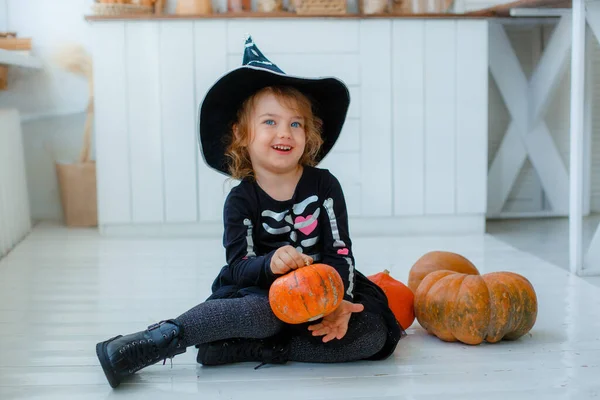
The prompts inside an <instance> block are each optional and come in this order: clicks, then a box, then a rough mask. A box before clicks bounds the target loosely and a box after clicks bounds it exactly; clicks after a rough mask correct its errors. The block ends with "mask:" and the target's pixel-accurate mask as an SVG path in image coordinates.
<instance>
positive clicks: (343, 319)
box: [308, 300, 365, 343]
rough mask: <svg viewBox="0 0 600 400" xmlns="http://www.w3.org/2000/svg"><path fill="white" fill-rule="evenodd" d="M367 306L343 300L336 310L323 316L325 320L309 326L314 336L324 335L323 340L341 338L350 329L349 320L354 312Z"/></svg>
mask: <svg viewBox="0 0 600 400" xmlns="http://www.w3.org/2000/svg"><path fill="white" fill-rule="evenodd" d="M364 309H365V306H363V305H362V304H359V303H350V302H349V301H346V300H342V302H341V303H340V305H339V307H338V308H336V310H335V311H334V312H332V313H331V314H329V315H326V316H325V317H323V320H322V321H321V322H320V323H318V324H315V325H311V326H309V327H308V330H309V331H312V333H313V336H323V335H325V337H324V338H323V342H324V343H327V342H329V341H331V340H333V339H341V338H343V337H344V335H346V332H347V331H348V321H350V316H351V315H352V313H355V312H361V311H363V310H364Z"/></svg>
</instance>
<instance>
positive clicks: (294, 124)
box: [292, 122, 302, 128]
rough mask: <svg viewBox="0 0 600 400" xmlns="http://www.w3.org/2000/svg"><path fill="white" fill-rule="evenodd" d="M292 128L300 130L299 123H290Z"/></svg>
mask: <svg viewBox="0 0 600 400" xmlns="http://www.w3.org/2000/svg"><path fill="white" fill-rule="evenodd" d="M292 126H293V127H294V128H300V127H301V126H302V125H301V124H300V122H292Z"/></svg>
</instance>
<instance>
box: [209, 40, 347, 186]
mask: <svg viewBox="0 0 600 400" xmlns="http://www.w3.org/2000/svg"><path fill="white" fill-rule="evenodd" d="M281 85H286V86H292V87H294V88H296V89H298V90H299V91H301V92H302V93H303V94H304V95H306V96H307V97H308V98H309V99H310V100H311V101H312V103H313V112H314V113H315V114H316V115H317V116H318V117H319V118H321V119H322V121H323V127H322V137H323V141H324V143H323V146H322V148H321V151H320V153H319V154H318V156H317V161H318V162H320V161H321V160H322V159H323V158H324V157H325V156H326V155H327V153H329V152H330V151H331V149H332V148H333V145H334V144H335V142H336V141H337V139H338V137H339V135H340V132H341V130H342V126H343V125H344V121H345V120H346V114H347V112H348V107H349V105H350V94H349V92H348V88H347V87H346V85H345V84H344V83H343V82H342V81H341V80H339V79H337V78H332V77H325V78H307V77H300V76H293V75H287V74H285V73H284V72H283V71H282V70H281V69H280V68H279V67H278V66H277V65H275V64H274V63H272V62H271V61H269V60H268V59H267V57H265V56H264V55H263V54H262V53H261V51H260V50H259V49H258V47H256V45H255V44H254V42H253V41H252V38H251V37H248V38H247V39H246V43H245V50H244V57H243V62H242V65H241V66H240V67H238V68H235V69H233V70H232V71H229V72H228V73H227V74H225V75H224V76H222V77H221V78H219V79H218V80H217V81H216V82H215V84H214V85H213V86H212V87H211V88H210V89H209V90H208V92H207V94H206V96H205V97H204V100H203V101H202V104H201V105H200V110H199V118H198V121H199V143H200V150H201V153H202V157H203V158H204V161H205V162H206V164H207V165H208V166H209V167H211V168H213V169H215V170H216V171H218V172H221V173H223V174H225V175H228V176H229V171H228V168H227V160H226V157H225V148H226V143H225V138H226V137H227V136H228V135H229V134H230V131H231V126H232V123H233V122H235V119H236V116H237V112H238V109H239V108H240V107H241V105H242V103H243V102H244V100H246V99H247V98H248V97H249V96H251V95H252V94H254V93H256V92H257V91H259V90H260V89H262V88H264V87H267V86H281Z"/></svg>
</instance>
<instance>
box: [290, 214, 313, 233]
mask: <svg viewBox="0 0 600 400" xmlns="http://www.w3.org/2000/svg"><path fill="white" fill-rule="evenodd" d="M312 217H313V216H312V215H309V216H308V217H306V218H304V217H303V216H298V217H296V220H295V221H294V223H295V224H300V223H302V222H304V221H308V220H309V219H311V218H312ZM316 227H317V220H316V219H315V220H314V221H313V223H312V224H310V225H307V226H304V227H302V228H298V230H299V231H300V232H302V233H304V234H305V235H306V236H308V235H310V234H311V233H312V232H313V231H314V230H315V228H316Z"/></svg>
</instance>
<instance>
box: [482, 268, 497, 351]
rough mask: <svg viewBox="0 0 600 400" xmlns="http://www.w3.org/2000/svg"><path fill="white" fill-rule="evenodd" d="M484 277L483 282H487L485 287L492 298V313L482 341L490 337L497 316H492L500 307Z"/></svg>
mask: <svg viewBox="0 0 600 400" xmlns="http://www.w3.org/2000/svg"><path fill="white" fill-rule="evenodd" d="M482 279H483V283H484V284H485V288H486V289H487V292H488V296H489V298H490V313H489V316H488V324H487V327H486V329H485V335H484V336H483V338H482V339H483V340H482V341H486V342H487V341H488V338H489V337H490V330H491V325H492V324H493V321H494V320H495V318H492V317H493V316H494V315H495V314H496V309H497V308H498V307H497V306H496V302H495V301H494V296H493V295H492V291H491V289H490V285H488V284H487V282H486V281H485V278H482Z"/></svg>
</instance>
